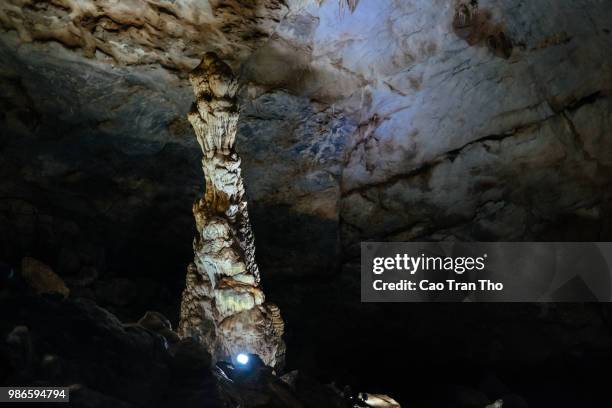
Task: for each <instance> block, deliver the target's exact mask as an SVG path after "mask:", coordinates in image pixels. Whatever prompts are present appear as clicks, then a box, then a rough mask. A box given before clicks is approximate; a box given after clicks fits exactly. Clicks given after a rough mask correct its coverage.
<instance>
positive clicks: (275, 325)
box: [179, 53, 285, 367]
mask: <svg viewBox="0 0 612 408" xmlns="http://www.w3.org/2000/svg"><path fill="white" fill-rule="evenodd" d="M189 79H190V81H191V84H192V86H193V89H194V92H195V95H196V102H195V103H194V104H193V107H192V109H191V112H190V113H189V116H188V118H189V121H190V122H191V125H192V126H193V128H194V130H195V134H196V137H197V140H198V142H199V144H200V146H201V148H202V152H203V154H204V155H203V158H202V167H203V170H204V177H205V179H206V192H205V193H204V197H202V198H201V199H199V200H198V201H197V202H196V203H195V204H194V206H193V213H194V216H195V220H196V226H197V230H198V236H197V237H196V239H195V241H194V253H195V259H194V262H193V263H192V264H190V265H189V267H188V271H187V283H186V288H185V291H184V292H183V299H182V304H181V320H180V324H179V334H180V335H181V337H194V338H196V339H197V340H198V341H201V342H202V343H204V344H206V345H207V347H208V348H209V350H210V352H211V354H212V355H213V357H214V358H215V359H217V360H228V359H230V358H232V357H235V356H236V355H237V354H238V353H241V352H247V353H255V354H257V355H259V356H260V357H261V358H262V360H263V361H264V362H265V363H267V364H268V365H271V366H277V367H278V366H279V365H281V364H282V362H283V357H284V348H285V346H284V343H283V341H282V339H281V336H282V334H283V329H284V324H283V320H282V318H281V316H280V312H279V309H278V307H276V306H275V305H273V304H271V303H269V302H266V301H265V296H264V293H263V291H262V290H261V287H260V277H259V269H258V267H257V264H256V262H255V245H254V239H253V233H252V231H251V225H250V222H249V216H248V212H247V203H246V199H245V192H244V184H243V181H242V177H241V174H240V171H241V170H240V157H239V156H238V154H237V153H236V151H235V150H234V142H235V139H236V130H237V129H236V128H237V122H238V115H239V112H238V106H237V101H236V97H235V94H236V90H237V87H238V82H237V80H236V78H235V77H234V75H233V73H232V71H231V69H230V68H229V66H228V65H226V64H225V63H224V62H223V61H221V60H220V59H219V58H218V57H217V56H216V55H215V54H213V53H207V54H206V55H205V56H204V58H203V60H202V62H201V63H200V65H199V66H198V67H197V68H196V69H195V70H194V71H193V72H192V73H191V74H190V77H189Z"/></svg>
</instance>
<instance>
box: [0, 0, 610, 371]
mask: <svg viewBox="0 0 612 408" xmlns="http://www.w3.org/2000/svg"><path fill="white" fill-rule="evenodd" d="M242 3H243V2H237V1H227V2H212V1H211V2H197V4H199V6H198V7H197V8H196V6H195V4H196V2H188V1H178V0H177V1H176V2H174V3H170V2H152V1H151V2H119V3H118V2H112V3H111V2H108V3H106V2H95V4H96V8H95V9H88V8H86V7H85V6H84V5H86V4H90V3H89V2H84V1H83V2H76V1H75V2H72V3H70V4H71V6H70V7H64V9H62V10H55V8H54V7H56V6H54V5H57V4H64V3H63V2H53V3H52V4H51V3H47V2H36V3H28V2H14V1H10V2H9V1H7V2H4V3H2V5H1V7H2V10H3V13H4V14H3V15H4V16H5V17H2V18H1V19H0V22H1V24H2V28H3V29H4V30H5V31H3V32H2V33H0V76H1V78H2V80H1V81H0V83H1V86H2V88H1V89H2V93H1V98H0V103H1V106H2V111H1V112H2V113H1V122H2V130H3V134H2V136H3V137H2V138H0V173H1V174H2V175H3V177H2V178H0V197H1V200H0V225H1V226H2V230H3V231H9V233H8V234H4V235H0V241H1V242H2V245H1V246H0V250H2V251H3V255H2V256H3V257H4V258H5V259H8V258H11V257H13V258H15V259H16V260H19V259H21V257H22V256H23V255H32V256H34V257H36V258H37V259H41V260H43V261H45V262H46V263H49V264H50V265H51V266H53V269H54V270H55V271H57V272H58V273H59V274H60V275H62V277H66V276H67V275H70V274H72V273H77V274H78V273H80V272H78V271H80V270H81V269H83V268H92V267H96V268H98V269H99V279H98V283H97V284H94V285H93V286H90V287H88V288H89V289H91V293H90V295H91V296H93V297H96V298H100V299H105V302H107V303H112V304H113V305H115V304H117V307H119V306H120V304H119V303H121V302H125V299H128V298H130V296H131V297H132V298H130V301H129V302H130V304H132V303H133V302H136V299H133V297H135V295H133V293H138V294H139V295H138V296H140V294H143V295H142V296H143V298H142V299H140V298H139V299H138V303H139V304H146V303H147V302H148V303H149V304H150V303H151V302H153V301H156V302H158V303H160V304H161V303H164V304H166V303H167V302H169V299H178V298H179V296H180V291H181V289H182V287H183V283H182V282H181V279H182V278H183V276H184V267H183V265H185V264H187V263H188V262H190V260H191V257H192V248H191V246H190V244H191V239H192V236H193V219H192V215H191V211H190V205H191V203H192V202H193V199H194V198H195V197H199V196H201V194H202V186H201V179H202V174H201V172H200V162H199V157H200V149H199V147H198V146H197V143H196V142H195V139H194V138H193V131H192V129H191V128H190V126H189V123H188V122H187V120H186V119H185V117H186V116H185V115H186V114H187V112H188V111H189V105H190V102H191V100H192V99H193V94H192V90H191V89H190V87H189V83H188V78H187V72H188V71H189V70H191V69H192V68H194V67H195V66H196V65H197V63H198V61H199V58H200V57H201V56H202V54H203V53H205V52H206V51H215V52H217V53H218V54H219V55H220V56H221V57H222V58H223V60H225V61H228V62H229V64H230V66H231V67H232V68H233V69H234V70H235V71H236V72H237V74H239V78H240V83H241V85H242V87H241V90H240V91H239V93H238V95H237V98H238V100H239V103H240V105H241V106H242V114H241V115H240V119H239V122H238V125H237V126H238V131H237V135H236V141H237V142H236V143H237V145H236V146H237V152H238V153H240V155H241V157H242V159H243V162H242V169H243V177H244V179H245V188H246V190H247V191H246V193H247V196H248V198H249V208H250V215H251V221H252V224H253V230H254V234H255V236H256V238H257V245H258V252H257V262H258V264H259V267H260V269H261V271H262V281H263V282H264V283H265V284H266V288H267V290H269V291H268V292H267V293H268V295H269V298H270V299H273V300H275V301H276V302H277V303H278V304H279V305H280V306H281V308H282V310H283V314H284V316H285V318H286V321H287V323H288V330H287V336H288V337H289V338H290V341H292V342H294V343H295V344H298V346H299V347H295V348H294V350H298V349H299V350H300V352H302V350H304V349H306V347H307V346H309V345H310V344H315V342H317V341H320V342H321V343H323V342H322V341H321V340H317V337H320V336H319V335H316V336H315V335H314V334H312V333H325V335H326V336H329V338H332V337H334V336H335V335H338V334H339V333H340V334H342V332H346V333H347V334H346V340H347V341H349V340H350V341H351V342H353V343H351V344H356V343H354V342H355V337H358V336H357V335H354V334H355V333H358V335H359V336H361V335H363V333H364V332H367V333H377V332H378V330H379V328H378V327H375V325H374V323H371V325H372V326H373V327H369V326H368V325H370V323H368V322H370V320H368V318H369V317H372V316H376V315H377V313H378V312H379V310H378V309H375V308H374V307H372V308H369V307H366V306H364V305H361V304H360V303H359V298H358V293H359V290H358V285H359V284H358V280H357V278H356V277H357V276H358V269H357V266H358V265H357V264H358V245H357V244H358V243H359V242H360V241H361V240H369V239H371V240H429V239H434V240H446V239H448V240H451V239H461V240H588V241H590V240H610V239H612V236H611V234H612V232H611V228H612V224H611V217H610V214H611V205H612V204H611V203H612V201H611V197H610V191H611V189H610V184H611V181H612V171H611V163H610V159H609V157H610V153H611V150H612V147H611V140H612V138H611V137H610V135H611V116H612V114H611V110H612V102H611V91H612V89H611V85H610V84H612V81H611V79H612V56H611V54H610V53H609V51H608V50H609V49H610V48H611V45H612V34H611V33H612V26H611V23H610V22H611V21H612V6H611V5H610V3H609V2H603V1H598V0H573V1H571V0H564V1H559V0H555V1H553V0H538V1H525V0H480V1H478V2H474V1H470V2H469V3H465V2H460V1H447V0H433V1H417V0H384V1H379V0H361V1H359V2H358V3H357V2H352V3H353V4H355V5H356V7H348V3H346V2H336V1H331V0H330V1H323V2H319V1H297V0H296V1H287V2H286V4H285V5H282V4H281V3H279V2H273V1H257V2H244V3H245V4H242ZM246 3H249V4H250V5H251V6H248V7H238V6H247V4H246ZM66 4H67V3H66ZM275 4H276V5H275ZM77 5H83V7H82V8H79V9H78V10H81V11H78V12H77V11H74V10H77V8H76V6H77ZM226 5H227V7H225V6H226ZM209 6H210V7H209ZM79 7H80V6H79ZM160 7H161V8H162V9H164V8H165V9H169V10H171V11H172V13H174V14H176V15H178V16H180V18H176V17H173V16H172V13H170V14H169V13H165V12H163V11H162V10H160ZM54 10H55V11H54ZM83 10H86V11H83ZM87 10H89V11H87ZM135 10H138V13H137V12H135ZM54 13H55V14H54ZM117 13H119V14H121V16H117V15H116V14H117ZM78 16H81V17H78ZM89 16H91V17H92V18H90V17H89ZM197 16H199V17H197ZM7 19H8V20H7ZM88 19H90V20H88ZM106 19H111V20H115V23H116V24H118V25H119V28H117V27H115V26H114V25H112V24H111V25H107V24H110V23H108V22H107V21H106ZM138 19H140V20H138ZM9 20H10V21H9ZM133 20H134V21H133ZM136 20H138V21H136ZM60 23H61V24H60ZM64 23H66V24H64ZM172 24H175V25H174V26H172ZM59 26H62V27H64V26H67V27H69V31H70V32H75V33H77V34H74V44H72V45H71V43H70V42H67V41H64V40H61V38H60V40H59V41H56V40H54V39H52V38H55V37H53V33H55V31H54V30H55V28H54V27H59ZM73 26H74V27H75V28H72V27H73ZM171 27H174V29H172V30H171ZM66 30H68V29H66ZM66 30H64V31H66ZM84 32H86V33H84ZM87 33H89V34H87ZM62 35H63V36H64V35H65V34H62ZM92 37H93V39H91V38H92ZM70 38H72V37H70ZM170 38H171V40H170ZM86 39H87V40H86ZM92 41H93V42H92ZM181 42H182V43H183V44H184V47H183V45H180V44H181ZM87 44H89V45H87ZM91 44H93V45H91ZM117 44H125V47H119V46H118V45H117ZM94 45H95V49H94V48H92V47H93V46H94ZM87 47H90V48H87ZM177 47H178V48H177ZM88 49H89V50H92V49H94V51H93V52H91V51H89V52H87V50H88ZM105 49H106V50H107V51H105ZM115 49H116V50H115ZM67 146H68V147H67ZM7 237H17V238H15V239H10V238H7ZM41 252H42V253H43V255H44V256H41V254H40V253H41ZM59 254H62V256H61V257H60V256H59ZM60 259H61V262H60ZM75 259H76V260H77V261H78V262H76V261H74V260H75ZM68 261H70V262H68ZM58 264H61V265H63V266H62V267H58ZM75 265H77V266H75ZM88 270H89V269H88ZM136 277H137V279H136ZM126 280H127V282H126ZM136 280H137V283H135V282H136ZM66 281H67V282H69V280H68V279H67V280H66ZM146 282H149V284H147V283H146ZM151 282H153V283H156V284H157V286H154V287H155V288H158V289H155V290H153V289H151V290H149V289H148V288H149V287H153V285H151ZM130 285H131V286H130ZM69 286H70V285H69ZM160 287H161V288H164V289H167V288H171V290H169V291H170V293H166V294H165V295H164V296H162V295H161V293H163V291H162V290H161V289H159V288H160ZM135 288H136V289H135ZM70 289H71V293H72V294H74V293H75V291H74V288H73V287H70ZM145 289H146V290H145ZM80 292H81V293H83V290H80ZM166 292H168V291H166ZM114 293H122V294H125V296H117V295H115V296H109V294H114ZM145 293H152V294H151V296H148V295H147V296H144V294H145ZM153 293H155V294H153ZM128 295H129V296H128ZM159 299H164V301H163V302H161V301H159ZM138 307H141V306H138ZM146 308H147V307H146V306H144V309H142V310H139V311H138V312H137V313H135V315H136V317H137V316H139V315H141V314H142V313H143V312H144V310H146ZM174 310H178V306H176V307H175V308H174ZM395 310H396V312H395V314H394V316H395V317H396V320H397V322H398V323H397V325H396V326H393V327H392V328H389V329H388V331H387V332H386V333H387V334H389V335H395V334H396V333H395V332H394V330H395V329H397V330H401V329H402V327H404V324H405V323H406V322H410V324H411V325H416V327H417V328H419V329H420V330H421V331H422V332H423V333H425V332H426V327H423V326H422V325H421V323H419V322H420V320H419V316H416V315H415V314H414V313H413V314H412V315H410V313H409V312H410V311H409V310H405V309H402V308H401V307H399V306H398V307H397V309H395ZM435 310H441V309H435ZM385 312H389V313H390V311H389V310H386V311H385ZM528 312H529V313H532V312H533V311H532V310H529V311H528ZM166 313H167V314H168V315H170V316H172V311H166ZM174 313H175V315H176V312H174ZM323 313H325V314H326V319H325V321H326V322H327V323H326V326H325V327H321V319H319V316H320V315H321V314H323ZM423 313H426V311H424V312H423ZM427 313H430V314H431V313H433V312H427ZM454 313H459V312H457V311H453V312H452V313H450V314H449V316H450V317H449V318H448V320H454V316H456V314H454ZM529 313H528V314H529ZM438 314H439V315H441V316H442V315H443V316H446V312H444V311H443V310H442V311H440V312H439V313H438ZM347 315H348V316H354V317H355V318H354V319H346V316H347ZM474 315H476V316H478V315H479V314H478V313H474ZM513 315H514V311H513V312H511V313H508V316H506V315H504V316H506V317H503V316H501V317H499V316H497V317H496V316H495V313H492V315H491V316H490V318H489V320H490V321H495V322H496V323H499V324H501V323H500V321H501V320H508V321H509V320H512V319H513ZM409 316H413V317H412V318H411V317H409ZM430 317H431V316H430ZM427 320H428V321H429V322H431V321H433V320H432V319H431V318H429V319H427ZM435 321H436V322H437V323H436V324H438V325H439V326H440V327H451V328H452V327H456V325H459V323H460V322H461V320H460V319H458V321H459V323H454V322H453V321H450V322H449V321H445V320H444V319H443V318H442V317H440V320H435ZM556 321H559V322H563V321H564V319H563V317H560V318H559V319H557V320H556ZM291 322H299V325H300V327H297V326H295V328H294V330H291V327H290V326H291ZM406 324H407V323H406ZM423 324H424V323H423ZM427 324H433V323H427ZM363 325H366V326H368V327H367V328H366V329H367V330H365V329H364V328H363ZM460 329H461V328H457V329H456V330H455V331H456V332H458V331H459V330H460ZM449 330H453V329H449ZM484 331H485V330H482V331H480V333H481V334H482V332H484ZM516 331H517V330H514V332H516ZM442 334H444V333H442ZM442 334H441V335H442ZM371 335H372V336H373V335H374V334H371ZM492 335H493V334H491V336H492ZM488 336H489V335H488V334H487V333H484V334H482V341H481V343H486V341H485V340H487V339H489V337H488ZM557 337H558V336H557ZM551 338H552V337H551ZM502 340H503V339H502ZM502 340H500V342H501V341H502ZM330 341H331V340H330ZM547 341H548V340H547ZM551 341H552V340H551ZM424 342H425V340H424ZM481 343H478V344H480V345H481ZM531 343H533V342H532V341H528V339H526V340H525V341H524V342H523V343H521V342H520V341H517V342H516V344H518V346H516V347H515V348H514V349H513V350H518V351H517V353H516V354H512V353H510V354H509V355H512V356H516V355H519V354H520V350H521V349H522V347H521V346H520V344H531ZM544 343H545V342H542V344H544ZM474 344H476V343H474ZM313 347H314V346H313ZM355 347H357V346H355ZM478 347H480V346H478ZM544 348H545V346H542V347H541V348H540V349H544ZM474 352H477V350H476V351H474ZM303 353H304V354H303V357H302V358H303V361H306V362H308V361H310V360H314V358H311V355H309V354H307V352H306V351H303ZM313 353H314V352H313ZM346 361H347V362H350V358H348V357H347V358H346ZM313 364H314V363H313Z"/></svg>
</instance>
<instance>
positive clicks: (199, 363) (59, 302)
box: [0, 292, 393, 408]
mask: <svg viewBox="0 0 612 408" xmlns="http://www.w3.org/2000/svg"><path fill="white" fill-rule="evenodd" d="M1 302H2V305H1V306H2V311H3V316H2V321H1V322H0V335H1V341H0V360H1V361H2V362H3V364H2V371H0V384H2V385H7V384H12V385H15V384H18V385H21V386H26V385H32V386H63V387H68V388H69V389H70V401H71V406H74V407H91V408H102V407H109V406H113V407H126V408H128V407H160V408H161V407H175V406H181V407H211V408H213V407H220V408H221V407H224V408H225V407H227V408H230V407H252V408H255V407H262V408H263V407H270V408H272V407H277V408H300V407H304V408H315V407H316V408H324V407H330V408H332V407H333V408H344V407H349V406H353V404H354V402H353V400H354V399H353V398H352V397H351V396H350V395H348V394H347V395H344V394H342V393H341V392H339V391H337V390H335V389H334V388H333V387H328V386H323V385H320V384H318V383H317V382H316V381H313V380H312V379H309V378H307V377H305V376H303V375H294V381H292V383H291V385H289V384H288V383H286V382H284V381H283V380H282V379H281V378H279V377H277V376H276V375H275V374H274V372H273V370H272V368H270V367H266V366H265V365H264V364H263V362H262V361H261V360H260V359H258V357H257V356H255V355H253V356H252V362H257V361H258V364H254V363H252V364H251V365H249V366H248V367H242V368H240V367H238V368H234V367H233V366H232V365H231V364H229V363H224V364H219V365H217V366H214V364H213V363H214V362H213V361H212V360H211V356H210V354H209V353H208V351H207V347H206V346H205V345H203V344H201V343H200V342H197V341H193V340H191V339H183V340H181V339H179V338H178V336H177V335H176V333H175V332H173V331H172V329H171V326H170V324H169V322H168V321H167V319H165V317H163V316H162V315H161V314H159V313H157V312H148V313H147V314H146V315H145V316H144V317H143V318H142V319H141V320H139V321H138V322H137V323H130V324H123V323H121V322H120V321H119V320H118V319H117V318H116V317H115V316H114V315H112V314H111V313H109V312H108V311H106V310H104V309H102V308H100V307H98V306H96V305H95V304H94V303H93V302H91V301H89V300H85V299H66V300H64V299H62V298H61V297H60V296H49V295H45V296H42V297H32V296H26V295H23V294H21V293H19V292H16V293H11V294H10V295H7V294H6V293H4V294H3V296H2V299H1ZM7 310H12V311H14V312H13V313H6V311H7ZM294 374H295V373H294ZM228 375H229V376H228ZM370 399H372V398H370ZM355 401H356V400H355ZM376 406H381V405H376ZM388 406H389V407H393V406H392V405H388Z"/></svg>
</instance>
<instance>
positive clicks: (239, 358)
mask: <svg viewBox="0 0 612 408" xmlns="http://www.w3.org/2000/svg"><path fill="white" fill-rule="evenodd" d="M236 361H237V362H238V363H239V364H242V365H246V363H248V362H249V356H247V355H246V354H244V353H240V354H238V355H237V356H236Z"/></svg>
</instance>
